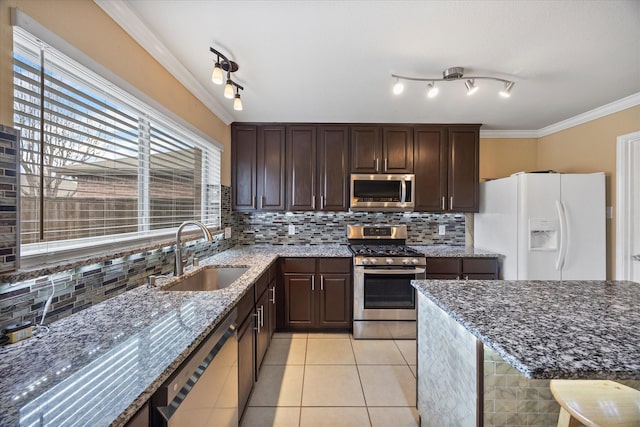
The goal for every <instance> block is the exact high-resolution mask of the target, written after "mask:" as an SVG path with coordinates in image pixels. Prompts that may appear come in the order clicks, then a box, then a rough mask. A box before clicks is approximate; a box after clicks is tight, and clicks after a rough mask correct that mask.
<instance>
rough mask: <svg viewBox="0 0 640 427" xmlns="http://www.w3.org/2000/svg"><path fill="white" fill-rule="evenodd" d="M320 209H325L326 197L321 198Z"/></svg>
mask: <svg viewBox="0 0 640 427" xmlns="http://www.w3.org/2000/svg"><path fill="white" fill-rule="evenodd" d="M320 209H324V196H320Z"/></svg>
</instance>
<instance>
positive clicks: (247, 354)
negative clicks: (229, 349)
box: [237, 316, 255, 417]
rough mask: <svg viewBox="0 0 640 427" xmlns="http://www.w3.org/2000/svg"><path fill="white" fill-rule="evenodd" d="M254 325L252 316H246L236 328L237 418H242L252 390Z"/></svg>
mask: <svg viewBox="0 0 640 427" xmlns="http://www.w3.org/2000/svg"><path fill="white" fill-rule="evenodd" d="M254 323H255V322H254V320H253V316H247V318H246V319H245V320H244V322H243V323H242V324H241V325H240V328H238V335H237V336H238V417H241V416H242V414H243V412H244V409H245V407H246V406H247V402H248V401H249V396H250V395H251V390H252V389H253V382H254V372H253V370H254V369H253V365H254V363H253V360H254V353H253V347H254V344H253V343H254V335H253V325H254Z"/></svg>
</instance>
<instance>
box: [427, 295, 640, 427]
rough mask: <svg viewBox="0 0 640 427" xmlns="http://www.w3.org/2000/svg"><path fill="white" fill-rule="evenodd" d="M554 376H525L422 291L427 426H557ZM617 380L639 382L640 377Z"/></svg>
mask: <svg viewBox="0 0 640 427" xmlns="http://www.w3.org/2000/svg"><path fill="white" fill-rule="evenodd" d="M549 381H550V380H548V379H529V378H526V377H525V376H524V375H522V374H521V373H520V372H519V371H517V370H516V369H515V368H513V367H512V366H511V365H510V364H509V363H508V362H506V361H505V360H504V359H503V358H502V357H500V356H499V355H498V354H497V353H496V352H495V351H493V349H491V348H489V347H488V346H485V345H483V344H482V343H481V342H480V341H479V340H478V339H477V338H476V337H475V336H474V335H472V334H471V333H470V332H469V331H468V330H467V329H466V328H465V327H464V326H463V325H461V324H460V323H458V322H457V321H456V320H455V319H454V318H452V317H451V316H450V315H449V314H448V313H446V312H445V311H444V310H442V309H440V308H439V307H438V306H437V305H436V304H435V303H433V302H432V301H431V300H429V299H428V298H427V297H425V296H424V295H422V294H421V293H418V412H419V413H420V417H421V425H422V426H423V427H425V426H438V427H446V426H482V425H484V426H486V427H489V426H550V427H551V426H556V425H557V421H558V413H559V411H560V406H559V405H558V404H557V403H556V401H555V400H554V399H553V396H552V395H551V391H550V390H549ZM618 381H619V382H621V383H624V384H627V385H629V386H630V387H634V388H639V387H640V381H637V380H624V381H621V380H618ZM478 398H479V400H478ZM479 402H481V405H478V404H477V403H479Z"/></svg>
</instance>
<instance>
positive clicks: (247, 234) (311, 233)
mask: <svg viewBox="0 0 640 427" xmlns="http://www.w3.org/2000/svg"><path fill="white" fill-rule="evenodd" d="M235 215H237V216H238V222H239V223H240V228H241V229H242V230H243V231H242V234H241V235H240V237H239V238H238V239H239V243H240V244H241V245H256V244H272V245H321V244H327V243H333V244H340V243H347V236H346V235H347V225H362V224H370V225H371V224H380V225H406V226H407V230H408V235H409V238H408V239H407V244H409V245H450V246H464V245H465V215H464V214H427V213H420V212H412V213H395V212H394V213H388V212H387V213H382V212H256V213H236V214H235ZM289 225H293V226H294V227H295V234H294V235H289ZM440 225H444V226H446V233H445V235H439V234H438V227H439V226H440Z"/></svg>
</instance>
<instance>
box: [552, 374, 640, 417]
mask: <svg viewBox="0 0 640 427" xmlns="http://www.w3.org/2000/svg"><path fill="white" fill-rule="evenodd" d="M550 387H551V393H552V394H553V397H554V398H555V399H556V401H557V402H558V403H559V404H560V416H559V417H558V427H578V426H579V425H580V423H582V424H584V425H586V426H589V427H591V426H593V427H596V426H598V427H609V426H616V427H618V426H620V427H622V426H624V427H627V426H628V427H640V391H638V390H635V389H632V388H631V387H627V386H626V385H623V384H619V383H616V382H614V381H608V380H551V385H550Z"/></svg>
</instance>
